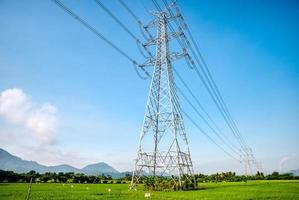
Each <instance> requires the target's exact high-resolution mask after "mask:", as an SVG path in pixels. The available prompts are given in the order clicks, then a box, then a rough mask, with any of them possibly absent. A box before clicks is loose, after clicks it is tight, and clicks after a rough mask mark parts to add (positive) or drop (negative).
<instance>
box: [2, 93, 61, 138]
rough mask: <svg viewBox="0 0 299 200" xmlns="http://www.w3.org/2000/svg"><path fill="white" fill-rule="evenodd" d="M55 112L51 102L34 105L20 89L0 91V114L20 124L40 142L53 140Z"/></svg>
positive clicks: (10, 121)
mask: <svg viewBox="0 0 299 200" xmlns="http://www.w3.org/2000/svg"><path fill="white" fill-rule="evenodd" d="M56 112H57V109H56V107H54V106H53V105H51V104H43V105H41V106H36V105H35V104H34V102H33V101H32V99H31V98H30V96H29V95H27V94H26V93H24V92H23V90H21V89H18V88H13V89H7V90H4V91H2V92H1V93H0V116H1V117H3V118H4V119H5V120H6V121H7V122H8V123H10V124H12V125H17V126H22V127H23V128H25V129H26V130H27V131H28V132H29V133H31V135H32V136H33V137H34V138H35V139H37V140H38V141H39V142H41V143H48V144H49V143H52V142H53V141H54V133H55V128H56V121H57V117H56Z"/></svg>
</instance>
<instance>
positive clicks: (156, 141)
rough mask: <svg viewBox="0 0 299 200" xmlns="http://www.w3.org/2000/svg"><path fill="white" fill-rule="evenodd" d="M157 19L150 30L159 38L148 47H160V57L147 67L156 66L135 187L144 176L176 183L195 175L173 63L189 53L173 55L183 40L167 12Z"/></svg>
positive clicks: (137, 164)
mask: <svg viewBox="0 0 299 200" xmlns="http://www.w3.org/2000/svg"><path fill="white" fill-rule="evenodd" d="M154 15H155V16H156V19H155V20H154V21H153V22H151V23H150V24H149V27H156V28H157V37H156V38H153V39H151V40H149V41H148V42H147V43H146V44H145V45H156V58H155V59H149V60H148V61H147V62H146V63H145V65H154V71H153V76H152V80H151V85H150V91H149V96H148V100H147V105H146V111H145V116H144V121H143V126H142V130H141V135H140V141H139V146H138V150H137V159H136V162H135V170H134V172H133V176H132V182H131V188H132V187H135V186H136V184H137V183H138V182H139V178H140V177H141V176H142V175H149V176H153V177H157V176H171V177H172V179H173V180H174V181H173V182H174V184H176V185H177V186H181V184H182V180H183V179H186V177H190V176H191V175H192V174H193V166H192V161H191V157H190V151H189V146H188V140H187V136H186V131H185V127H184V122H183V117H182V114H181V108H180V104H179V99H178V96H177V94H176V87H175V83H174V76H173V72H172V65H171V62H172V61H173V60H176V59H179V58H182V57H185V56H186V53H185V52H184V51H183V53H170V51H169V41H170V40H171V39H173V38H175V37H180V34H179V33H170V32H168V25H167V23H168V22H169V20H171V17H170V16H168V14H167V13H165V12H157V13H155V14H154Z"/></svg>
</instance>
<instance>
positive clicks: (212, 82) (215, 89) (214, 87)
mask: <svg viewBox="0 0 299 200" xmlns="http://www.w3.org/2000/svg"><path fill="white" fill-rule="evenodd" d="M163 2H164V3H165V0H163ZM174 3H175V2H174ZM177 9H179V8H178V7H177ZM181 20H183V24H184V27H185V29H186V30H187V33H188V34H189V36H190V38H191V42H192V44H193V46H194V47H195V50H196V52H197V53H198V55H199V57H200V59H201V61H202V65H200V66H203V67H204V68H201V69H202V72H203V73H204V76H205V77H207V81H208V82H209V84H210V85H211V88H212V90H213V92H214V94H215V96H216V98H217V99H218V101H219V102H220V105H221V107H222V109H223V110H224V113H225V115H226V116H227V118H228V120H229V121H230V123H231V125H232V128H233V129H234V130H235V132H236V133H237V137H239V139H240V142H241V143H243V145H244V144H246V143H245V140H244V138H243V137H242V135H241V133H240V131H239V129H238V128H237V126H236V123H235V121H234V120H233V118H232V117H231V114H230V112H229V110H228V108H227V105H226V103H225V102H224V100H223V97H222V95H221V93H220V91H219V89H218V87H217V85H216V83H215V80H214V79H213V77H212V75H211V72H210V70H209V67H208V65H207V63H206V62H205V60H204V58H203V56H202V54H201V52H200V50H199V47H198V44H197V43H196V41H195V39H194V37H193V35H192V33H191V31H190V29H189V27H188V25H187V24H186V23H185V21H184V18H183V16H182V15H181Z"/></svg>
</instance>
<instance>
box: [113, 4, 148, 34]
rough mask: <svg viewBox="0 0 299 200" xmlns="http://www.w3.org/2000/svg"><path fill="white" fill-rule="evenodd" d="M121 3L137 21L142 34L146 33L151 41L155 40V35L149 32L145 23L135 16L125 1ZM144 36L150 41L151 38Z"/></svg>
mask: <svg viewBox="0 0 299 200" xmlns="http://www.w3.org/2000/svg"><path fill="white" fill-rule="evenodd" d="M118 1H119V3H120V4H121V5H122V6H123V7H124V8H125V10H126V11H127V12H128V13H129V14H130V15H131V16H132V17H133V18H134V19H135V21H136V22H137V23H138V25H139V27H140V29H141V33H144V31H145V33H146V34H147V35H148V36H149V38H150V39H153V38H154V37H153V35H152V34H151V33H150V32H149V31H148V29H147V28H145V27H144V25H143V23H142V22H141V20H140V19H139V18H138V17H137V16H136V15H135V14H134V12H133V11H132V10H131V9H130V8H129V6H128V5H127V4H126V3H125V2H124V1H123V0H118ZM143 36H144V37H145V38H146V39H147V40H148V39H149V38H148V37H147V36H146V35H145V34H143Z"/></svg>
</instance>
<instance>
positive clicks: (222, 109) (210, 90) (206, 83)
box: [152, 0, 245, 148]
mask: <svg viewBox="0 0 299 200" xmlns="http://www.w3.org/2000/svg"><path fill="white" fill-rule="evenodd" d="M152 1H153V3H154V5H155V6H156V8H157V9H159V10H160V11H161V7H160V6H159V4H158V3H157V2H156V0H152ZM162 1H163V3H164V5H165V7H166V8H167V10H168V12H169V14H170V15H171V16H172V17H175V16H174V14H173V12H172V10H171V9H170V8H169V6H168V4H167V2H166V1H165V0H162ZM173 3H175V2H173ZM175 23H176V25H177V26H178V27H179V28H180V30H182V31H183V28H182V27H181V25H180V24H179V23H178V22H177V21H176V20H175ZM169 26H170V29H173V28H172V26H171V24H169ZM184 27H186V28H188V26H187V25H186V23H184ZM189 32H190V31H189ZM190 33H191V32H190ZM185 39H186V40H187V38H185ZM193 40H194V39H193ZM179 43H181V42H179ZM186 43H187V44H188V45H189V48H190V50H191V52H192V54H193V55H194V57H195V60H196V62H197V64H198V66H199V67H200V69H201V71H202V72H203V75H201V73H200V71H199V70H198V68H197V66H196V65H194V69H195V72H196V74H197V75H198V76H199V78H200V79H201V81H202V82H203V84H204V86H205V87H206V89H207V91H208V93H209V94H210V96H211V97H212V100H213V101H214V103H215V105H216V106H217V108H218V110H219V112H220V114H221V115H222V117H223V118H224V120H225V122H226V123H227V125H228V127H229V128H230V129H231V131H232V132H233V134H234V136H235V137H236V139H237V141H238V142H239V143H240V145H241V147H242V148H243V147H244V145H245V142H244V141H243V139H242V138H241V136H240V133H239V132H238V130H236V127H235V126H234V123H233V122H232V120H231V119H230V117H229V116H230V114H228V113H227V112H228V111H227V109H225V106H224V105H223V102H222V101H221V99H222V100H223V98H222V97H221V98H220V97H219V94H218V93H217V91H216V89H215V84H212V83H211V82H212V81H211V80H210V77H209V76H208V75H207V73H206V72H205V69H204V68H203V67H202V64H201V62H200V60H199V58H198V56H197V54H196V51H195V50H194V49H193V47H192V46H191V45H190V42H189V41H188V40H187V41H186ZM206 68H207V67H206Z"/></svg>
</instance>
